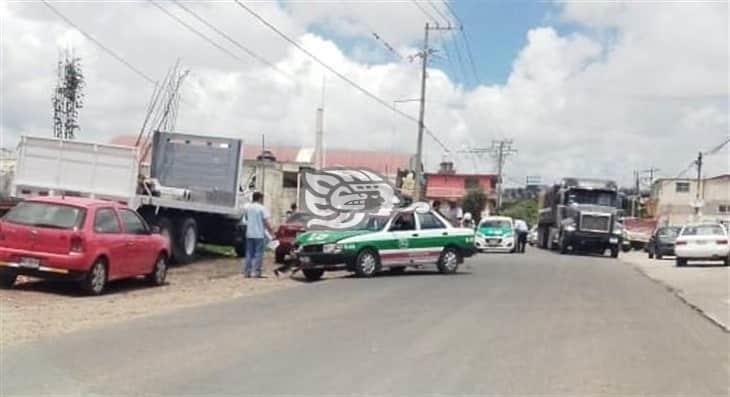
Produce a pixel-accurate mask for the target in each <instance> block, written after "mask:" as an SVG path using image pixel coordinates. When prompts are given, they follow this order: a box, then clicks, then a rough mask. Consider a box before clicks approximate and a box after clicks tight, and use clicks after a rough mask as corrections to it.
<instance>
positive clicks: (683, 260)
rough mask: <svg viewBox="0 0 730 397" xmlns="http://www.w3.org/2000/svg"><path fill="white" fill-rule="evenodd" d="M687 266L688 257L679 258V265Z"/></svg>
mask: <svg viewBox="0 0 730 397" xmlns="http://www.w3.org/2000/svg"><path fill="white" fill-rule="evenodd" d="M684 266H687V259H684V258H677V267H684Z"/></svg>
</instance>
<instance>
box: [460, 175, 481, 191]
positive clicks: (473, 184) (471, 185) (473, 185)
mask: <svg viewBox="0 0 730 397" xmlns="http://www.w3.org/2000/svg"><path fill="white" fill-rule="evenodd" d="M464 188H465V189H467V190H469V189H479V178H475V177H473V176H469V177H466V179H464Z"/></svg>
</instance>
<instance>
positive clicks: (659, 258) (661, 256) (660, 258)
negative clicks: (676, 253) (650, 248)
mask: <svg viewBox="0 0 730 397" xmlns="http://www.w3.org/2000/svg"><path fill="white" fill-rule="evenodd" d="M656 258H657V259H658V260H662V258H664V256H663V255H662V254H656Z"/></svg>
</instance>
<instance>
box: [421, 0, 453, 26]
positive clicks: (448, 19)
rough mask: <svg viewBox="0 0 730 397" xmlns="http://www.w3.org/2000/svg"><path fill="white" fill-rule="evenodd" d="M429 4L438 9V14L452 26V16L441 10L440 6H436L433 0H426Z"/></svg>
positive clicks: (435, 9)
mask: <svg viewBox="0 0 730 397" xmlns="http://www.w3.org/2000/svg"><path fill="white" fill-rule="evenodd" d="M426 1H427V2H428V4H429V5H430V6H431V8H433V10H434V11H436V14H438V15H439V16H440V17H441V18H443V19H444V21H446V25H447V26H451V18H449V17H448V16H447V15H446V14H444V13H443V12H442V11H441V10H439V8H438V7H436V4H434V3H433V1H431V0H426Z"/></svg>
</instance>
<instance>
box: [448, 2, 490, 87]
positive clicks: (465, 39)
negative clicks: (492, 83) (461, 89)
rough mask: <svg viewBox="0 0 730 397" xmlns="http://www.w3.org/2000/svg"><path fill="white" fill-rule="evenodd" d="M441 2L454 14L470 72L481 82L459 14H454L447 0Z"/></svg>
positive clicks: (467, 35)
mask: <svg viewBox="0 0 730 397" xmlns="http://www.w3.org/2000/svg"><path fill="white" fill-rule="evenodd" d="M441 2H443V3H444V5H445V6H446V9H447V10H448V11H449V12H450V13H451V15H453V16H454V18H455V19H456V21H457V22H458V23H459V30H460V31H461V36H462V38H463V39H464V44H465V47H466V53H467V55H468V58H469V63H470V64H471V69H472V72H473V73H474V78H475V79H476V81H477V82H478V83H479V84H481V83H482V79H481V78H480V77H479V73H478V72H477V67H476V63H475V62H474V54H473V51H472V50H471V44H470V43H469V34H468V33H467V31H466V29H464V23H463V22H462V21H461V18H459V15H458V14H456V12H455V11H454V9H453V8H452V7H451V5H450V4H449V2H448V1H446V0H441Z"/></svg>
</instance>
